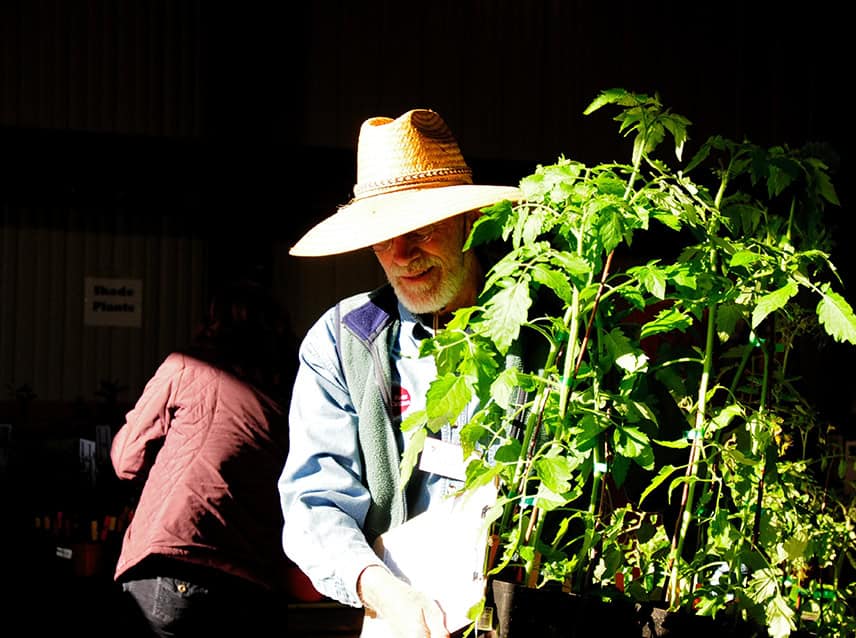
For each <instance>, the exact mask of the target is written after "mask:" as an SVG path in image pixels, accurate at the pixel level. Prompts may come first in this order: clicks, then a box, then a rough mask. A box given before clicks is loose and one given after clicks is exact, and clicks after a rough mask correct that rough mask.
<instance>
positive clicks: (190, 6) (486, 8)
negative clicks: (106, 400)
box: [0, 0, 856, 635]
mask: <svg viewBox="0 0 856 638" xmlns="http://www.w3.org/2000/svg"><path fill="white" fill-rule="evenodd" d="M844 7H845V3H837V2H831V1H830V0H820V1H815V2H810V3H802V4H797V5H793V6H791V5H787V4H784V3H778V2H744V1H741V0H724V1H721V2H703V1H700V2H676V1H663V2H657V1H650V2H630V1H614V2H608V1H600V2H584V1H582V0H576V1H571V0H564V1H563V0H551V1H549V0H531V1H522V0H479V1H476V0H437V1H435V2H430V3H409V2H400V1H394V0H376V1H365V0H348V1H337V0H317V1H315V2H307V3H286V2H256V1H252V0H251V1H248V2H230V3H221V2H215V1H207V2H206V1H204V0H3V1H2V2H0V212H2V218H0V251H3V252H2V253H0V264H2V265H3V268H4V270H6V271H7V272H5V273H0V288H2V292H3V297H2V298H0V331H7V330H9V322H10V320H11V319H13V318H14V319H15V320H16V321H17V322H18V323H19V324H20V323H21V322H23V323H25V324H26V323H29V322H33V323H36V324H38V323H44V322H51V321H57V318H56V317H52V316H49V313H48V314H45V315H42V314H36V313H33V315H32V316H30V315H27V316H26V317H20V316H18V317H15V313H16V312H25V311H22V310H16V309H17V308H20V299H21V297H20V294H21V293H20V290H22V289H27V288H28V287H29V286H30V284H29V280H28V277H29V275H28V270H29V264H30V261H27V264H25V265H22V260H23V259H24V256H23V255H22V256H21V260H15V259H12V258H11V257H9V255H10V254H11V253H10V251H11V249H12V248H13V246H12V244H11V241H12V240H10V239H7V238H6V237H7V235H6V234H3V233H7V234H8V235H9V236H13V235H14V232H16V231H18V230H21V229H24V230H28V229H32V228H34V227H39V228H41V227H45V228H47V229H48V230H50V229H54V228H55V229H57V230H62V231H63V232H65V229H66V228H71V230H72V231H73V230H75V229H76V228H77V226H76V225H77V224H85V219H86V218H87V217H88V218H98V219H101V218H102V217H103V218H104V219H111V218H114V217H115V218H121V220H122V221H121V224H119V225H118V227H119V228H120V229H126V231H127V232H128V233H133V234H136V233H141V234H150V235H151V234H158V233H162V232H163V233H167V232H177V231H173V230H172V228H173V226H175V227H179V228H180V229H189V230H186V231H185V230H181V232H188V233H189V232H192V233H193V234H194V236H198V237H200V238H201V240H202V241H203V242H204V243H205V246H206V261H205V263H204V264H203V272H202V273H201V276H200V277H199V278H198V280H194V281H192V282H190V283H189V284H188V286H189V287H191V286H192V288H193V293H194V294H197V295H202V293H203V292H204V291H205V290H207V289H209V288H211V287H213V286H214V285H216V283H217V282H218V281H220V280H222V279H224V278H226V277H230V276H233V275H236V274H248V273H249V274H252V275H253V276H256V277H258V278H260V279H262V280H264V281H266V282H267V283H269V284H271V285H273V286H279V287H280V290H279V292H280V293H281V296H282V298H283V299H284V300H285V301H286V303H287V304H289V305H290V306H291V310H293V311H294V312H299V311H300V310H301V308H302V306H303V304H304V299H302V297H301V294H295V293H294V292H293V290H292V289H290V288H287V287H285V286H283V285H282V283H281V282H282V281H283V279H282V277H281V276H280V275H281V273H283V272H285V273H286V274H287V275H288V274H289V273H291V274H292V275H293V276H294V278H296V279H299V280H304V279H306V277H307V276H306V275H304V274H303V272H304V271H303V270H302V268H303V266H302V264H301V263H298V262H296V261H295V260H294V259H292V258H289V257H288V256H287V255H286V254H284V253H285V251H286V249H287V246H288V245H289V244H290V242H292V241H294V240H295V239H296V238H297V237H298V236H299V235H300V234H301V233H302V232H303V231H305V230H306V229H307V228H309V227H310V226H311V225H312V224H314V223H315V222H317V221H319V220H320V219H321V218H323V217H324V216H326V215H327V214H329V213H330V212H332V211H333V210H334V209H335V207H336V206H337V205H339V204H342V203H344V202H346V201H347V200H348V199H349V198H350V196H351V194H352V193H351V188H352V186H353V183H354V179H355V165H354V162H355V157H354V150H355V143H356V137H357V132H358V129H359V125H360V123H361V122H362V121H363V120H365V119H366V118H368V117H372V116H376V115H388V116H391V117H394V116H397V115H399V114H400V113H402V112H404V111H405V110H408V109H410V108H415V107H428V108H433V109H435V110H437V111H438V112H440V113H441V114H442V115H443V116H444V117H445V119H446V120H447V122H448V124H449V125H450V127H451V128H452V130H453V131H454V132H455V134H456V136H457V138H458V140H459V142H460V145H461V148H462V150H463V152H464V154H465V156H466V157H467V159H468V160H469V162H470V164H471V166H472V167H473V169H474V174H475V178H476V181H478V182H482V183H498V184H514V183H516V182H517V181H518V180H519V179H520V178H521V177H523V176H525V175H527V174H529V173H530V172H532V171H533V170H534V168H535V167H536V166H537V165H538V164H549V163H552V162H554V161H555V160H556V159H557V157H558V156H559V155H560V154H564V155H566V156H568V157H571V158H572V159H577V160H581V161H584V162H588V163H595V162H601V161H609V160H621V161H624V159H625V158H626V157H628V147H627V142H626V141H625V140H623V139H622V138H621V137H620V136H619V135H618V133H617V128H616V124H615V122H613V121H612V120H611V118H610V116H609V114H608V113H607V112H605V111H604V112H598V113H595V114H594V115H591V116H584V115H583V110H584V109H585V107H586V106H587V105H588V104H589V103H590V102H591V100H592V99H593V98H594V97H595V96H596V95H597V94H598V93H599V92H600V91H601V90H603V89H607V88H611V87H622V88H626V89H629V90H634V91H639V92H644V93H649V94H654V93H657V94H659V95H660V97H661V99H662V100H663V102H664V103H665V104H666V105H668V106H670V107H671V108H672V109H673V110H674V111H675V112H677V113H680V114H682V115H684V116H686V117H688V118H689V119H690V120H691V121H692V122H693V124H692V127H691V129H690V134H691V139H690V142H689V144H688V148H687V151H686V154H685V157H686V156H687V155H688V154H689V153H691V152H692V151H693V150H695V149H696V148H697V147H698V144H699V143H701V142H702V141H703V140H704V139H705V138H706V137H707V136H708V135H710V134H713V133H717V134H721V135H724V136H726V137H730V138H733V139H743V138H746V139H749V140H750V141H752V142H755V143H757V144H760V145H765V146H768V145H773V144H787V145H789V146H791V147H795V148H796V147H801V146H803V145H805V144H809V143H812V144H822V145H824V146H825V147H827V148H828V149H829V153H828V160H829V164H830V168H831V170H832V173H833V179H834V182H835V185H836V188H837V190H838V195H839V198H840V200H841V206H840V208H838V209H834V210H831V211H830V215H829V225H830V231H831V232H832V233H833V236H834V238H835V241H836V243H835V245H834V247H833V252H832V260H833V262H834V263H835V264H836V265H837V266H838V268H839V271H840V274H841V276H842V278H843V280H844V282H845V289H844V292H845V295H847V296H851V298H856V297H854V296H853V294H852V292H853V284H852V283H850V282H856V253H854V251H853V250H852V248H851V246H850V236H851V233H852V230H853V228H854V224H853V221H852V217H853V200H852V197H853V196H852V184H853V178H854V168H853V155H852V146H851V145H850V143H849V141H850V137H851V136H850V128H851V127H850V120H851V114H850V111H851V106H850V101H849V94H850V92H851V89H852V86H851V84H852V80H851V78H852V71H851V69H850V65H851V62H850V58H851V57H852V54H851V49H852V46H851V41H852V35H851V34H850V33H849V32H845V28H846V27H845V25H848V26H849V25H850V24H851V23H850V21H849V12H848V13H845V8H844ZM154 210H156V211H157V214H153V213H152V211H154ZM80 219H83V220H84V221H79V220H80ZM68 220H72V221H73V223H72V221H68ZM165 226H170V229H169V230H168V231H164V230H163V228H164V227H165ZM105 228H107V229H108V230H106V231H105V232H106V233H108V234H109V233H112V232H115V231H114V230H113V229H114V225H109V224H106V223H105ZM123 232H124V231H123ZM664 248H668V247H664ZM650 249H651V247H647V248H646V250H650ZM38 251H39V254H37V255H36V256H27V259H28V260H31V259H32V260H40V259H44V258H45V257H46V255H47V253H46V252H45V251H50V246H44V247H40V248H39V249H38ZM4 255H5V256H4ZM33 263H35V261H34V262H33ZM70 267H75V266H74V265H72V266H70ZM81 272H82V271H81ZM277 273H280V275H278V274H277ZM294 273H297V275H294ZM336 276H337V277H346V276H347V273H342V274H340V275H336ZM285 280H286V281H289V278H288V277H286V278H285ZM13 284H14V285H13ZM326 285H327V284H326V283H325V284H323V285H314V282H313V281H312V280H311V279H310V280H308V281H306V288H307V289H312V288H322V289H324V288H325V286H326ZM12 290H14V291H15V293H16V294H15V296H14V297H13V296H12V295H10V292H9V291H12ZM184 292H185V291H183V290H182V289H181V288H180V287H178V288H176V290H175V294H176V295H182V294H184ZM323 292H324V290H322V293H323ZM335 296H336V295H335V293H334V290H333V289H332V288H331V289H330V290H329V295H328V297H329V299H326V301H329V303H332V302H334V301H335ZM326 301H325V299H321V302H322V303H324V302H326ZM176 339H177V338H176ZM14 341H15V338H14V337H12V336H10V335H9V334H8V333H6V334H5V335H4V334H3V333H2V332H0V354H2V355H3V356H11V355H9V354H8V353H9V352H11V350H10V348H11V347H12V346H9V345H8V344H9V343H11V342H14ZM160 343H161V347H163V348H164V350H166V349H168V348H167V345H169V343H168V342H160ZM4 344H6V345H4ZM4 348H6V349H4ZM852 350H853V349H852V347H851V346H845V345H842V344H835V343H825V344H824V345H823V346H822V347H820V348H818V349H817V350H815V351H813V352H810V353H803V355H802V357H803V358H802V360H801V361H800V362H799V364H798V365H797V366H795V374H799V375H800V376H801V377H802V383H803V384H804V387H805V388H806V391H807V392H808V394H809V395H810V396H811V397H813V398H814V399H816V401H817V403H818V405H819V406H820V407H821V409H822V410H823V411H824V416H826V417H828V418H829V419H830V420H831V421H834V422H836V423H839V424H841V425H842V426H843V427H844V428H845V433H846V432H847V431H850V432H852V417H853V415H852V414H851V402H852V389H851V388H852V383H853V378H852V373H851V370H852V365H853V362H854V353H853V351H852ZM36 354H38V353H36ZM151 354H152V357H154V358H157V357H160V356H161V355H163V354H166V352H162V353H161V352H159V353H151ZM16 356H21V355H20V354H17V355H16ZM27 356H29V355H27ZM34 356H35V355H34ZM10 361H11V358H10ZM77 364H78V362H77V361H76V360H74V359H73V358H70V359H66V360H61V361H57V360H55V359H54V358H52V357H51V356H50V354H48V355H44V360H40V361H39V362H38V363H37V365H40V366H50V367H51V368H54V367H59V368H62V367H65V368H68V370H67V371H66V373H65V374H66V376H68V375H71V376H72V377H74V376H75V375H77V374H78V370H77V369H76V368H75V366H76V365H77ZM0 371H3V372H4V373H9V374H11V375H12V376H13V377H14V372H15V370H14V366H13V365H11V364H10V363H9V362H4V361H0ZM147 372H151V370H148V371H147ZM93 378H98V377H97V376H96V375H94V374H93ZM3 381H4V382H5V381H6V378H5V377H4V378H3ZM61 390H62V388H59V389H58V390H57V392H58V393H59V392H61ZM132 395H133V393H129V395H128V396H125V397H123V399H124V400H125V401H126V402H132V401H133V400H135V398H136V396H132ZM86 398H87V399H89V397H86ZM64 402H66V403H68V401H67V400H66V401H64ZM11 403H14V401H12V402H11ZM13 407H14V406H13ZM101 407H105V406H101ZM106 407H107V408H110V407H111V406H106ZM113 407H116V408H117V411H116V412H115V413H114V414H113V415H112V416H111V418H114V419H115V420H116V423H119V422H120V421H121V410H120V409H118V408H121V407H123V406H113ZM10 414H11V412H10ZM0 417H3V418H6V413H0ZM99 418H101V417H100V415H99ZM0 420H2V419H0ZM49 425H50V426H51V427H53V426H56V427H57V428H59V427H65V426H67V425H68V423H67V422H65V423H51V424H49ZM16 427H17V424H16ZM46 436H47V437H50V439H51V440H50V446H47V447H50V449H49V450H47V451H46V452H45V454H47V452H50V458H51V459H55V458H57V457H56V450H55V449H54V444H55V443H57V442H56V441H55V440H54V438H55V437H56V432H47V434H46ZM60 443H62V444H65V442H63V441H60ZM0 448H2V445H0ZM63 471H65V468H63V467H54V468H53V469H52V471H50V472H48V473H47V474H45V475H43V476H42V477H41V481H43V482H44V485H41V486H40V488H39V489H38V490H36V489H34V488H33V486H32V485H28V484H26V482H25V481H26V480H34V479H33V477H32V476H31V475H30V474H24V477H27V478H26V479H22V476H21V475H17V476H14V477H12V478H11V479H10V480H8V481H5V480H0V487H2V488H3V489H4V490H6V492H5V494H6V495H9V494H14V497H13V498H12V499H11V500H10V502H14V503H15V504H17V505H18V506H20V507H21V509H23V510H26V509H27V507H26V503H27V501H28V500H33V499H34V498H36V496H34V495H36V494H37V495H38V498H44V495H45V494H46V493H47V492H49V491H51V490H52V487H53V486H56V489H55V490H53V491H56V492H64V493H68V492H70V491H74V490H75V489H76V488H77V487H78V485H77V476H76V474H75V475H74V480H71V481H65V480H64V478H63V476H62V472H63ZM72 472H74V470H72ZM2 478H4V477H3V476H0V479H2ZM60 484H61V485H60ZM60 488H61V489H60ZM81 490H82V493H83V494H84V495H85V497H86V498H91V497H95V496H97V495H93V494H91V493H90V492H89V491H88V489H87V488H86V486H82V487H81ZM2 540H4V539H3V538H0V541H2ZM42 540H43V539H42ZM20 542H21V541H20V540H19V539H18V537H17V536H16V535H15V534H14V533H13V534H11V535H10V537H9V539H8V541H6V542H5V543H4V544H5V545H6V548H7V549H8V548H9V547H11V546H14V545H15V543H20ZM44 547H45V545H44V543H42V545H39V546H37V547H36V549H37V550H39V551H41V550H43V549H44ZM47 547H48V549H50V548H51V547H52V545H51V543H50V542H48V544H47ZM25 549H29V550H34V548H33V547H31V546H26V547H25ZM10 551H12V552H15V551H16V550H15V549H11V550H10ZM34 551H35V550H34ZM17 555H18V558H19V559H20V562H21V564H22V567H23V569H24V571H25V572H26V573H27V575H28V576H31V577H32V578H25V579H24V581H23V583H24V585H25V586H26V587H33V586H35V585H36V583H37V582H38V578H37V574H36V572H38V571H39V570H44V569H48V568H51V567H56V565H54V561H52V557H50V556H46V555H40V556H38V557H37V556H32V555H29V554H27V552H26V551H21V552H17ZM30 566H31V567H32V569H29V567H30ZM62 569H65V570H66V571H69V568H68V565H65V564H64V565H62ZM11 573H15V572H14V570H13V571H12V572H11ZM54 576H55V574H54ZM52 577H53V576H52ZM10 581H11V579H8V578H7V579H6V583H7V584H8V583H9V582H10ZM63 582H64V581H63ZM63 586H64V585H63ZM63 591H65V592H66V593H67V592H68V588H66V589H65V590H63ZM47 592H48V593H47V594H46V596H47V598H46V599H47V600H51V601H53V603H54V604H56V602H57V601H58V600H59V599H60V598H61V597H62V595H63V594H60V593H56V592H54V590H53V589H51V588H49V589H48V590H47ZM54 594H56V596H55V597H52V596H54ZM74 600H76V599H74V598H72V601H74ZM74 604H76V603H66V604H64V605H62V606H60V607H59V608H58V609H60V610H61V611H62V612H65V613H76V612H75V611H74V610H73V609H72V607H73V605H74ZM95 609H96V611H91V610H90V611H87V612H86V614H87V615H88V616H87V617H89V618H90V619H91V616H92V614H97V613H100V612H99V611H97V610H98V609H101V610H102V611H103V608H101V607H99V606H98V605H97V604H96V605H95ZM90 624H91V623H90ZM81 626H82V627H86V626H87V625H86V622H83V621H82V622H81ZM90 628H91V627H90ZM0 631H4V630H0ZM105 635H109V633H108V634H105Z"/></svg>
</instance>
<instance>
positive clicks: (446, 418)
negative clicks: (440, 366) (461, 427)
mask: <svg viewBox="0 0 856 638" xmlns="http://www.w3.org/2000/svg"><path fill="white" fill-rule="evenodd" d="M471 398H472V394H471V393H470V388H469V386H468V385H467V382H466V380H465V379H464V378H463V377H461V376H459V375H455V374H447V375H443V376H441V377H437V378H436V379H435V380H434V381H433V382H432V383H431V385H430V386H429V387H428V392H427V394H426V398H425V410H426V413H427V414H428V429H430V430H431V431H432V432H437V431H438V430H439V429H440V428H441V427H443V426H444V425H446V424H447V423H454V422H455V420H456V419H457V418H458V415H459V414H461V412H463V411H464V409H466V407H467V404H468V403H469V402H470V399H471Z"/></svg>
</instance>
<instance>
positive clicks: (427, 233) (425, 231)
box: [372, 224, 434, 253]
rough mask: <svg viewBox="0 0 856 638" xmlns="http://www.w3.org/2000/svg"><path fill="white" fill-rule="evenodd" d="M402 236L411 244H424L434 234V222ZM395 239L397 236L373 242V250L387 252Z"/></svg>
mask: <svg viewBox="0 0 856 638" xmlns="http://www.w3.org/2000/svg"><path fill="white" fill-rule="evenodd" d="M400 236H401V237H404V239H405V240H407V241H408V242H409V243H411V244H424V243H426V242H428V241H430V240H431V237H433V236H434V224H431V225H430V226H423V227H422V228H417V229H416V230H414V231H411V232H409V233H406V234H404V235H400ZM395 239H396V238H395V237H393V238H392V239H387V240H386V241H382V242H378V243H377V244H372V250H373V251H375V253H385V252H386V251H387V250H389V249H390V248H392V242H393V241H395Z"/></svg>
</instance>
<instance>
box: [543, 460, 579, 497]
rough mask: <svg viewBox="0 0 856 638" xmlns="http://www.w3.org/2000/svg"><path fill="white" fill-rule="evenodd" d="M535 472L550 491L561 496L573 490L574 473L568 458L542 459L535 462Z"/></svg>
mask: <svg viewBox="0 0 856 638" xmlns="http://www.w3.org/2000/svg"><path fill="white" fill-rule="evenodd" d="M535 471H536V472H537V474H538V476H539V478H540V479H541V481H543V483H544V485H545V486H546V487H547V488H548V489H549V490H550V491H552V492H554V493H556V494H561V493H563V492H567V491H568V490H570V489H571V483H570V481H571V477H572V473H571V471H570V468H569V467H568V460H567V458H566V457H564V456H551V457H545V458H540V459H538V460H537V461H536V462H535Z"/></svg>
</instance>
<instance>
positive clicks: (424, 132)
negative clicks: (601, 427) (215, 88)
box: [279, 110, 520, 638]
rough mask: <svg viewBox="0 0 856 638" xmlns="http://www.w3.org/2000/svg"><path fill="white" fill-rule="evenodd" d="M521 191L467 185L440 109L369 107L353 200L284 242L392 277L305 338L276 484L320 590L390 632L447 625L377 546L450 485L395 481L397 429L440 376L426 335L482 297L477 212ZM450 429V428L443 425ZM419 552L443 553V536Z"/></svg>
mask: <svg viewBox="0 0 856 638" xmlns="http://www.w3.org/2000/svg"><path fill="white" fill-rule="evenodd" d="M519 197H520V193H519V191H518V190H517V189H516V188H513V187H506V186H483V185H474V184H473V183H472V172H471V170H470V168H469V167H468V166H467V164H466V162H465V161H464V159H463V157H462V155H461V152H460V149H459V148H458V144H457V142H456V141H455V138H454V137H453V136H452V133H451V131H450V130H449V128H448V127H447V126H446V123H445V122H444V121H443V119H442V118H441V117H440V116H439V115H438V114H437V113H435V112H433V111H430V110H412V111H409V112H407V113H405V114H403V115H402V116H400V117H398V118H396V119H391V118H385V117H377V118H372V119H369V120H367V121H366V122H365V123H364V124H363V126H362V127H361V129H360V136H359V142H358V148H357V184H356V185H355V187H354V199H353V200H352V201H351V202H350V203H348V204H347V205H345V206H343V207H342V208H340V209H339V210H338V211H337V212H336V213H335V214H333V215H331V216H330V217H328V218H327V219H325V220H324V221H322V222H320V223H319V224H318V225H316V226H315V227H314V228H312V229H311V230H309V232H307V233H306V235H304V236H303V237H302V238H301V239H300V240H299V241H298V242H297V244H295V245H294V247H293V248H292V249H291V251H290V253H291V254H292V255H298V256H322V255H333V254H338V253H344V252H349V251H352V250H358V249H363V248H368V247H371V249H372V250H373V251H374V253H375V255H376V257H377V259H378V261H379V263H380V265H381V267H382V268H383V270H384V272H385V274H386V277H387V279H388V282H389V285H388V286H384V287H382V288H381V289H379V290H376V291H373V292H371V293H363V294H360V295H355V296H354V297H351V298H349V299H347V300H343V301H342V302H341V303H340V304H337V305H336V306H335V307H333V308H331V309H330V310H328V311H327V312H326V313H325V314H324V315H323V316H322V317H321V318H320V319H319V321H318V322H317V323H316V324H315V325H314V326H313V327H312V328H310V330H309V331H308V333H307V335H306V337H305V338H304V341H303V343H302V345H301V349H300V368H299V371H298V373H297V380H296V382H295V385H294V392H293V396H292V404H291V406H292V407H291V412H290V415H289V419H290V424H289V427H290V452H289V456H288V460H287V461H286V464H285V468H284V470H283V473H282V476H281V478H280V481H279V489H280V494H281V499H282V507H283V514H284V518H285V526H284V531H283V546H284V548H285V551H286V553H287V554H288V555H289V557H290V558H291V559H292V560H294V561H295V562H296V563H297V564H298V566H299V567H300V568H301V569H302V570H303V571H304V572H305V573H306V574H307V575H308V576H309V578H310V579H311V580H312V583H313V584H314V586H315V587H316V588H317V589H318V590H319V591H320V592H321V593H323V594H325V595H327V596H329V597H331V598H334V599H336V600H339V601H341V602H342V603H344V604H347V605H351V606H354V607H359V606H365V607H366V608H367V609H368V610H371V613H373V614H375V615H376V616H377V617H379V618H382V619H384V620H385V621H386V622H387V624H388V626H389V627H390V628H391V629H392V631H393V634H394V635H396V636H408V637H409V636H429V637H431V638H438V637H448V636H449V631H448V629H447V627H446V624H445V622H444V614H443V611H442V610H441V609H440V607H439V606H438V605H437V603H436V602H435V601H434V600H433V599H432V598H431V597H429V596H427V595H425V594H424V593H423V592H419V591H417V590H415V589H414V588H412V587H411V586H410V585H409V584H407V583H405V582H404V581H402V580H400V579H398V578H396V577H395V576H394V575H393V574H392V572H390V571H389V570H388V569H387V568H386V567H385V566H384V565H383V563H382V561H381V560H380V559H379V558H378V557H377V555H376V554H375V552H374V551H373V550H372V545H371V543H372V542H373V541H374V540H375V539H376V538H377V537H378V536H379V535H380V534H382V533H383V532H385V531H387V530H388V529H390V528H392V527H395V526H397V525H399V524H400V523H402V522H404V521H405V520H407V519H408V518H411V517H413V516H415V515H416V514H419V513H421V512H424V511H426V510H427V509H428V508H429V507H430V506H431V504H432V503H436V502H438V499H440V498H441V497H442V496H444V495H445V494H447V493H448V492H449V491H450V489H451V488H452V487H454V482H453V481H452V479H451V478H449V476H444V475H443V474H442V473H437V472H427V471H417V472H415V473H414V476H413V477H412V478H411V480H410V481H409V482H408V486H407V490H406V491H404V490H402V488H401V485H400V477H399V474H398V468H399V463H400V460H401V455H402V453H403V450H404V448H405V446H406V437H405V436H404V434H403V433H402V432H401V430H400V428H399V427H398V426H399V424H400V422H401V420H402V418H403V417H405V416H406V415H407V413H408V412H412V411H414V410H419V409H421V408H422V407H423V405H424V396H425V393H426V391H427V389H428V386H429V384H430V383H431V381H432V380H433V379H434V377H435V376H436V370H435V368H434V363H433V360H431V358H430V357H425V358H422V359H420V358H419V357H418V348H419V343H420V342H421V341H422V339H424V338H425V337H428V336H430V335H431V334H432V333H433V331H434V330H436V329H438V327H440V326H441V325H442V324H443V323H444V321H445V318H447V317H448V315H449V314H450V313H452V312H453V311H455V310H456V309H458V308H461V307H465V306H469V305H472V304H473V303H474V302H475V300H476V297H477V295H478V293H479V291H480V289H481V286H482V282H483V276H484V273H483V267H482V264H480V263H479V260H478V258H477V257H476V255H475V253H474V252H472V251H463V246H464V243H465V241H466V239H467V237H468V236H469V233H470V231H471V229H472V227H473V223H474V221H475V220H476V218H477V216H478V215H479V211H480V210H481V209H483V208H485V207H487V206H490V205H493V204H496V203H498V202H501V201H504V200H515V199H519ZM393 293H394V294H393ZM464 416H465V415H464ZM453 437H454V429H453V427H451V426H449V427H446V428H444V429H443V438H444V439H449V440H451V439H453ZM425 549H426V551H442V542H441V539H438V543H437V546H435V547H426V548H425Z"/></svg>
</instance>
